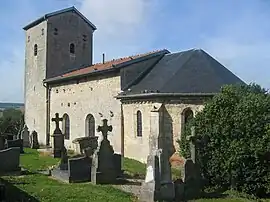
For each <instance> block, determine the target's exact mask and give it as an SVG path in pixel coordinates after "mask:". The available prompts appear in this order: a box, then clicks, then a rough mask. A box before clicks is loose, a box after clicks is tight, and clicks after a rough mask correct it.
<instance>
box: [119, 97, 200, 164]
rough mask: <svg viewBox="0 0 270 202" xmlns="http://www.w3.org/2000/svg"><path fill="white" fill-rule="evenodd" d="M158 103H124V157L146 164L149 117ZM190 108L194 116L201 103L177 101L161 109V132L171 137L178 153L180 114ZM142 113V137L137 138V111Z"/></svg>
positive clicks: (181, 118)
mask: <svg viewBox="0 0 270 202" xmlns="http://www.w3.org/2000/svg"><path fill="white" fill-rule="evenodd" d="M158 105H160V103H158V102H125V103H124V104H123V114H124V154H125V156H126V157H130V158H134V159H136V160H139V161H142V162H146V160H147V159H146V157H147V155H148V153H149V136H150V115H151V110H152V109H153V108H154V106H158ZM186 108H190V109H191V110H192V111H193V113H194V114H196V113H197V112H198V111H200V110H202V109H203V105H202V102H197V103H196V102H194V101H181V100H179V101H177V102H175V103H170V102H169V103H167V104H165V105H164V109H163V112H162V114H163V123H161V124H163V126H162V125H161V126H160V127H161V128H162V129H161V130H162V131H163V132H164V133H166V136H168V134H169V135H171V136H172V137H173V144H174V149H175V150H176V151H178V144H177V142H176V141H177V140H178V139H179V138H180V137H181V127H182V122H183V115H182V112H183V111H184V110H185V109H186ZM138 110H140V111H141V113H142V133H143V134H142V137H137V111H138Z"/></svg>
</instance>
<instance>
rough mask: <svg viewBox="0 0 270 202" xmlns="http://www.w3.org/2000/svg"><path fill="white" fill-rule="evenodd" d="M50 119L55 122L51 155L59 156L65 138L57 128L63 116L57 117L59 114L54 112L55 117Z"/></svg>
mask: <svg viewBox="0 0 270 202" xmlns="http://www.w3.org/2000/svg"><path fill="white" fill-rule="evenodd" d="M52 121H53V122H55V130H54V132H53V135H52V137H53V157H54V158H61V152H62V149H63V147H64V144H65V142H64V141H65V138H64V135H63V134H62V131H61V130H60V128H59V122H60V121H63V118H60V117H59V114H58V113H56V114H55V118H52Z"/></svg>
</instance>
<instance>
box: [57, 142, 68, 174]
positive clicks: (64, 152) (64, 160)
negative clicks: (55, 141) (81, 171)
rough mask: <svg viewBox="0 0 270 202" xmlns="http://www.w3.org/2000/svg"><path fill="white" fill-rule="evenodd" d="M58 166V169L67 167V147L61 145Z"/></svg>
mask: <svg viewBox="0 0 270 202" xmlns="http://www.w3.org/2000/svg"><path fill="white" fill-rule="evenodd" d="M59 168H60V170H67V169H68V155H67V149H66V148H65V147H63V148H62V151H61V161H60V165H59Z"/></svg>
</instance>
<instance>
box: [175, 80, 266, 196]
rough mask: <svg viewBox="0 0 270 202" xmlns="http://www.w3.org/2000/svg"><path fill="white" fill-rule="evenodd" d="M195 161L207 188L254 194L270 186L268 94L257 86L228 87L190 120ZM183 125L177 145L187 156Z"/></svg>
mask: <svg viewBox="0 0 270 202" xmlns="http://www.w3.org/2000/svg"><path fill="white" fill-rule="evenodd" d="M192 125H194V126H195V130H196V134H197V136H198V138H200V139H202V140H205V141H202V142H201V145H200V147H197V149H198V162H199V164H200V168H201V172H202V175H203V177H204V178H205V179H207V180H208V182H209V184H210V185H218V186H222V187H226V188H228V187H229V186H233V188H235V189H237V190H239V191H244V192H246V193H249V194H254V195H257V196H264V195H265V194H266V193H269V188H270V186H269V185H270V169H269V165H270V95H269V94H267V91H266V90H265V89H263V88H261V87H260V86H259V85H256V84H250V85H227V86H224V87H223V88H222V89H221V92H220V93H219V94H217V95H216V96H214V97H213V99H212V100H211V101H210V102H208V103H207V104H206V105H205V107H204V109H203V110H202V111H201V112H199V113H198V114H197V115H196V117H195V118H194V120H193V122H192ZM189 134H190V125H189V126H187V128H186V130H185V131H184V134H183V135H182V137H181V140H180V141H179V144H180V152H181V154H183V155H184V156H185V157H186V156H187V155H188V154H189V152H188V149H189V147H188V145H187V142H186V141H185V138H186V136H187V135H189Z"/></svg>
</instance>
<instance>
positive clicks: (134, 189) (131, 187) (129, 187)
mask: <svg viewBox="0 0 270 202" xmlns="http://www.w3.org/2000/svg"><path fill="white" fill-rule="evenodd" d="M127 180H128V181H129V183H127V184H121V185H113V186H114V187H115V188H117V189H121V190H123V191H125V192H128V193H132V194H133V195H135V196H137V197H138V196H139V195H140V189H141V183H142V182H143V180H141V179H127Z"/></svg>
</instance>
